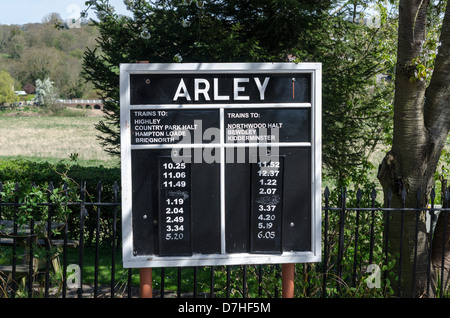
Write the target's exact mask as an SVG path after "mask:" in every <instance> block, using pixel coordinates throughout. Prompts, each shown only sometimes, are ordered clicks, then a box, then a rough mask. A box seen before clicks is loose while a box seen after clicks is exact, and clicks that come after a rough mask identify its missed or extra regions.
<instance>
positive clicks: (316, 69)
mask: <svg viewBox="0 0 450 318" xmlns="http://www.w3.org/2000/svg"><path fill="white" fill-rule="evenodd" d="M292 72H294V73H296V72H299V73H310V74H311V103H308V105H305V104H302V105H298V103H297V104H296V103H292V104H281V103H280V104H248V103H245V104H244V105H241V106H240V105H239V104H238V105H236V104H207V107H208V108H210V109H211V108H219V109H221V110H223V109H224V108H227V107H241V108H242V107H245V108H252V107H255V108H265V107H267V108H273V107H277V106H278V107H281V106H282V107H284V108H288V107H299V106H302V107H311V142H310V143H289V146H310V147H311V149H312V151H311V156H312V158H311V196H312V197H311V210H312V211H311V223H312V224H311V248H312V250H311V251H307V252H298V251H293V252H283V253H282V254H255V253H234V254H229V253H226V251H225V238H224V233H225V231H224V228H225V226H226V225H225V224H224V223H225V216H224V215H225V212H224V210H225V208H224V198H225V193H224V181H223V179H224V178H223V176H224V175H223V171H224V168H223V167H222V171H221V178H222V184H221V210H222V211H221V223H222V232H223V233H222V234H223V235H222V248H221V253H220V254H207V255H205V254H193V255H190V256H159V255H133V230H132V182H131V181H132V180H131V178H132V173H131V171H132V170H131V150H132V149H137V148H149V149H163V148H167V147H173V146H174V145H131V125H130V109H132V107H131V106H130V75H131V74H152V75H155V74H175V75H176V74H198V75H201V74H227V73H228V74H249V73H251V74H257V73H264V74H268V73H292ZM146 106H147V107H149V108H150V106H149V105H146ZM139 107H141V108H142V105H140V106H139ZM201 107H202V105H199V104H179V105H178V104H173V105H151V109H174V108H175V109H180V108H182V109H198V108H201ZM203 107H205V104H204V105H203ZM120 108H121V109H120V132H121V164H122V239H123V241H122V244H123V266H124V267H125V268H148V267H179V266H216V265H245V264H283V263H309V262H320V261H321V252H322V247H321V165H322V160H321V156H322V153H321V149H322V144H321V143H322V134H321V130H322V65H321V64H320V63H298V64H295V63H170V64H141V63H138V64H121V65H120ZM222 114H223V112H222ZM284 145H285V146H286V143H284ZM221 146H223V144H222V145H221ZM221 165H222V166H224V165H225V163H224V160H222V163H221Z"/></svg>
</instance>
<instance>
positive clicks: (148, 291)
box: [139, 268, 153, 298]
mask: <svg viewBox="0 0 450 318" xmlns="http://www.w3.org/2000/svg"><path fill="white" fill-rule="evenodd" d="M139 274H140V294H139V295H140V297H141V298H153V291H152V269H151V268H140V269H139Z"/></svg>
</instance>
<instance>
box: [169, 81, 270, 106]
mask: <svg viewBox="0 0 450 318" xmlns="http://www.w3.org/2000/svg"><path fill="white" fill-rule="evenodd" d="M252 80H253V81H254V82H255V84H256V88H257V89H258V92H259V98H260V100H264V98H265V92H266V88H267V84H269V80H270V77H266V78H265V79H264V81H263V82H262V83H261V80H260V79H259V78H258V77H254V78H252V79H251V78H248V77H241V78H233V87H232V88H233V96H229V95H220V94H219V86H220V83H219V79H218V78H214V79H213V82H212V84H211V83H210V81H209V80H208V79H205V78H195V79H194V91H193V92H191V93H193V94H192V95H191V93H189V91H188V89H187V86H186V83H185V82H184V79H183V78H181V79H180V82H179V83H178V87H177V90H176V92H175V95H174V97H173V101H178V99H179V98H185V99H186V100H188V101H192V98H193V100H194V101H198V100H200V96H201V95H202V96H203V98H204V99H205V100H207V101H210V100H211V98H212V99H213V100H215V101H227V100H230V99H233V100H250V96H249V95H248V92H247V91H246V86H245V83H249V82H250V81H252ZM211 87H212V92H211Z"/></svg>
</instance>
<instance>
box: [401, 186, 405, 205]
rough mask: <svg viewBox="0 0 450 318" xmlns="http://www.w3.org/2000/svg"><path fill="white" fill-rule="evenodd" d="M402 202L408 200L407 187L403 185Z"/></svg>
mask: <svg viewBox="0 0 450 318" xmlns="http://www.w3.org/2000/svg"><path fill="white" fill-rule="evenodd" d="M402 202H403V203H405V202H406V187H403V189H402Z"/></svg>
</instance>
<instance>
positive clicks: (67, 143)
mask: <svg viewBox="0 0 450 318" xmlns="http://www.w3.org/2000/svg"><path fill="white" fill-rule="evenodd" d="M76 111H77V110H73V112H72V113H63V114H61V115H58V116H55V115H48V114H45V113H36V112H12V111H0V158H1V159H14V158H24V159H28V160H32V161H38V162H41V161H47V162H51V163H55V162H58V161H60V160H68V159H69V156H70V155H71V154H75V153H77V154H78V163H79V164H80V165H84V166H99V165H103V166H105V167H114V166H117V165H118V164H119V160H118V158H114V157H111V156H110V155H108V154H107V153H106V152H105V151H103V149H102V147H101V145H100V143H99V140H98V139H97V137H96V135H97V134H98V133H99V132H98V131H97V130H96V129H95V127H94V125H95V124H96V123H98V122H99V120H101V118H102V113H101V112H94V111H91V112H87V111H83V113H79V114H77V113H74V112H76Z"/></svg>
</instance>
